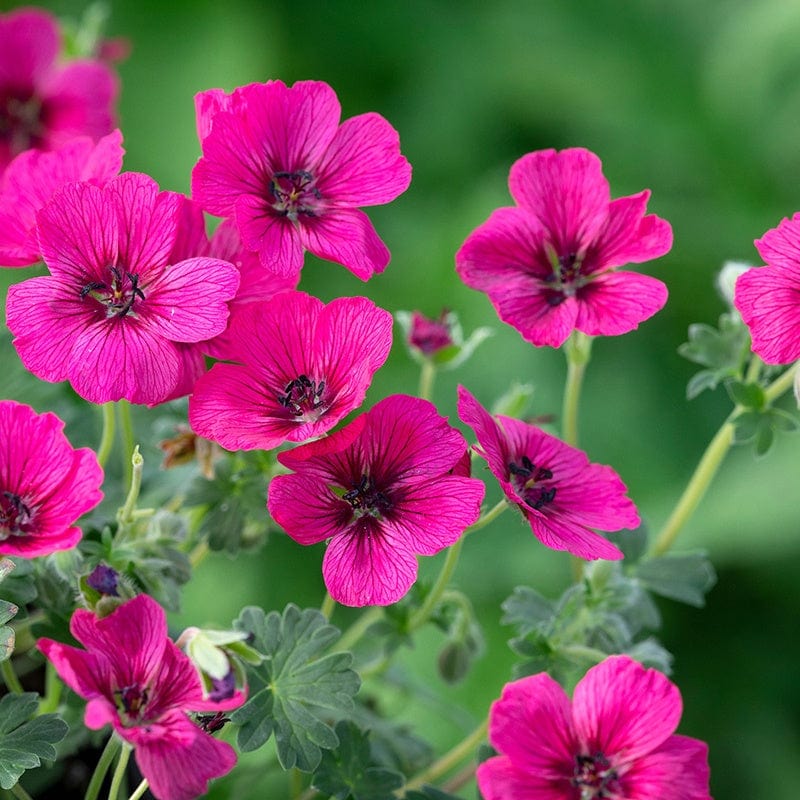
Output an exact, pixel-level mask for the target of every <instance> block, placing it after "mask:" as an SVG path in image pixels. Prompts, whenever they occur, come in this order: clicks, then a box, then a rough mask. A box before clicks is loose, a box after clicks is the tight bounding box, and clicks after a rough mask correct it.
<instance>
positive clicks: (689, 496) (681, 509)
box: [651, 367, 796, 556]
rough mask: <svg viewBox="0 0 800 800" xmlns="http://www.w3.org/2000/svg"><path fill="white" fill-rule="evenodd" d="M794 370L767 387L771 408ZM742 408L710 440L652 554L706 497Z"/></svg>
mask: <svg viewBox="0 0 800 800" xmlns="http://www.w3.org/2000/svg"><path fill="white" fill-rule="evenodd" d="M795 370H796V367H792V368H790V369H787V370H786V371H785V372H784V373H782V374H781V375H780V376H779V377H778V378H776V379H775V380H774V381H773V382H772V383H771V384H770V385H769V386H767V387H766V389H764V397H765V398H766V407H769V405H770V404H771V403H772V402H773V401H775V400H777V399H778V398H779V397H780V396H781V395H782V394H784V392H786V391H788V390H789V389H790V388H791V387H792V385H793V383H794V374H795ZM743 410H744V409H743V407H742V406H738V405H737V406H736V407H735V408H734V409H733V411H731V413H730V414H729V415H728V418H727V419H726V420H725V422H724V423H723V424H722V427H721V428H720V429H719V430H718V431H717V433H716V435H715V436H714V438H713V439H712V440H711V442H710V443H709V445H708V447H707V448H706V450H705V452H704V453H703V455H702V456H701V458H700V461H699V463H698V464H697V468H696V469H695V471H694V474H693V475H692V477H691V478H690V479H689V483H688V484H687V485H686V488H685V489H684V490H683V494H682V495H681V497H680V499H679V500H678V504H677V505H676V506H675V508H674V510H673V511H672V514H671V515H670V517H669V519H668V520H667V521H666V523H665V524H664V527H663V528H662V529H661V531H660V533H659V534H658V536H657V537H656V539H655V543H654V544H653V547H652V550H651V555H654V556H660V555H663V554H664V553H666V552H667V550H669V549H670V547H672V545H673V543H674V542H675V539H676V538H677V536H678V534H679V533H680V531H681V529H682V528H683V526H684V525H685V524H686V522H687V521H688V520H689V518H690V517H691V516H692V514H693V513H694V511H695V509H696V508H697V506H698V505H699V503H700V501H701V500H702V499H703V495H704V494H705V493H706V490H707V489H708V487H709V485H710V484H711V481H712V480H713V478H714V476H715V475H716V474H717V471H718V470H719V467H720V465H721V464H722V461H723V459H724V458H725V455H726V454H727V452H728V450H730V448H731V445H732V444H733V434H734V429H735V426H734V420H735V419H736V417H737V416H738V415H739V414H740V413H741V412H742V411H743Z"/></svg>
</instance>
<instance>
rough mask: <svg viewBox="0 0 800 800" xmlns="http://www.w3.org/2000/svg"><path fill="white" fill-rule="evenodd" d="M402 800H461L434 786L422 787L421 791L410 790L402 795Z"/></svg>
mask: <svg viewBox="0 0 800 800" xmlns="http://www.w3.org/2000/svg"><path fill="white" fill-rule="evenodd" d="M403 798H404V800H461V799H460V798H459V797H456V796H455V795H454V794H448V793H447V792H443V791H441V790H440V789H437V788H436V787H434V786H423V787H422V788H421V789H412V790H411V791H410V792H406V793H405V794H404V795H403Z"/></svg>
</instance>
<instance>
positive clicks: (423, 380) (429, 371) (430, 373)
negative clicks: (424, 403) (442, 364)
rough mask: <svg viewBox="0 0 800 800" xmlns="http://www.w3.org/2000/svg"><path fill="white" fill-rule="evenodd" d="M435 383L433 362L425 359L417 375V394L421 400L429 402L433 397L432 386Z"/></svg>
mask: <svg viewBox="0 0 800 800" xmlns="http://www.w3.org/2000/svg"><path fill="white" fill-rule="evenodd" d="M435 381H436V367H435V366H434V364H433V362H432V361H431V360H430V359H429V358H426V359H425V360H424V361H423V362H422V370H421V372H420V374H419V388H418V389H417V394H418V395H419V397H421V398H422V399H423V400H430V399H431V398H432V397H433V384H434V383H435Z"/></svg>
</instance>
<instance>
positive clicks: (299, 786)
mask: <svg viewBox="0 0 800 800" xmlns="http://www.w3.org/2000/svg"><path fill="white" fill-rule="evenodd" d="M302 795H303V773H302V772H300V770H299V769H297V767H292V769H290V770H289V797H294V798H299V797H301V796H302Z"/></svg>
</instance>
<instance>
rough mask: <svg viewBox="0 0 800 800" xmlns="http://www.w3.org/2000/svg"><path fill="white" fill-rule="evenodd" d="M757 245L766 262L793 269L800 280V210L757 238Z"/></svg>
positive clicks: (772, 265)
mask: <svg viewBox="0 0 800 800" xmlns="http://www.w3.org/2000/svg"><path fill="white" fill-rule="evenodd" d="M755 245H756V249H757V250H758V252H759V254H760V255H761V258H763V259H764V261H765V263H767V264H769V266H771V267H782V268H783V269H787V270H791V271H792V272H793V273H794V277H795V279H797V280H800V212H798V213H797V214H795V215H794V216H793V217H792V218H791V219H784V220H781V223H780V225H778V227H777V228H772V230H769V231H767V232H766V233H765V234H764V235H763V236H762V237H761V238H760V239H756V242H755Z"/></svg>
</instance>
